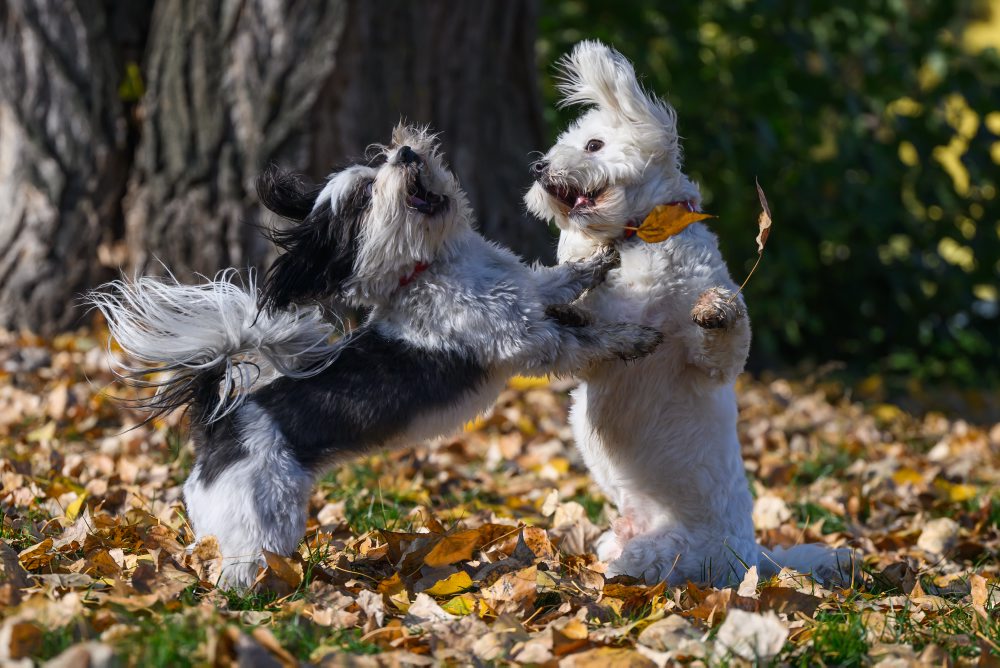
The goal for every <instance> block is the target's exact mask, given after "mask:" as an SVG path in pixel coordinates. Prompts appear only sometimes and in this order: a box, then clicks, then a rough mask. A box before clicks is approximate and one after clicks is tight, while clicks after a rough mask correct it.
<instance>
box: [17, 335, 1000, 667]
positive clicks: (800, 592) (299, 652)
mask: <svg viewBox="0 0 1000 668" xmlns="http://www.w3.org/2000/svg"><path fill="white" fill-rule="evenodd" d="M110 382H111V378H110V376H109V374H108V372H107V366H106V364H105V362H104V349H103V343H102V341H101V338H100V336H92V335H86V334H78V335H75V336H65V337H62V338H59V339H57V340H55V341H52V342H43V341H39V340H32V339H26V338H23V337H20V338H19V337H15V336H11V335H3V336H0V457H2V459H0V504H2V506H0V507H2V510H3V524H2V533H0V537H2V546H0V551H2V560H0V562H2V566H0V603H2V605H3V608H2V610H3V611H2V613H0V614H2V620H0V662H3V664H4V665H8V663H10V665H25V666H27V665H31V664H32V662H36V663H42V662H45V661H52V662H53V664H52V665H59V666H86V665H104V664H107V663H108V662H111V661H115V660H117V661H118V662H120V663H123V664H126V665H135V666H154V665H164V666H166V665H169V666H180V665H208V664H213V665H231V664H235V663H236V662H242V663H244V665H295V664H298V663H308V664H318V665H341V664H347V665H362V666H363V665H418V666H419V665H432V664H435V665H436V664H442V663H443V664H450V665H465V664H487V665H488V664H508V663H513V664H531V665H557V664H558V665H567V666H602V665H626V666H647V665H648V666H653V665H666V664H672V663H694V664H698V665H704V664H710V665H717V664H719V663H727V664H730V665H734V664H741V663H748V662H752V661H754V660H758V659H760V660H762V662H765V663H775V664H793V665H815V664H818V663H826V664H838V665H852V664H869V663H874V662H879V663H880V664H884V665H910V664H912V663H914V662H916V661H918V660H919V661H922V662H927V663H932V664H935V665H941V664H943V663H952V664H962V665H972V664H979V665H1000V605H998V601H1000V594H998V593H997V581H998V576H1000V573H998V570H1000V566H998V562H997V550H998V547H1000V540H998V537H1000V529H998V523H1000V495H998V493H997V491H996V483H997V478H998V475H1000V466H998V462H1000V458H998V451H1000V425H997V426H993V427H992V428H990V427H989V426H985V427H984V426H973V425H970V424H966V423H964V422H962V421H959V420H954V419H949V418H948V417H947V416H944V415H940V414H929V415H926V416H924V417H922V418H919V419H918V418H915V417H912V416H910V415H908V414H906V413H904V412H903V411H901V410H899V409H898V408H896V407H894V406H892V405H887V404H870V405H867V406H863V405H861V404H859V403H852V402H851V401H850V400H848V399H847V398H845V393H844V392H843V391H842V390H841V389H840V388H837V387H835V386H832V385H831V386H827V385H825V384H824V383H822V382H816V381H812V382H801V383H798V382H789V381H785V380H772V381H769V382H761V381H749V380H747V381H745V382H743V383H742V386H741V388H740V397H741V399H740V402H741V416H742V419H741V423H740V435H741V440H742V442H743V446H744V455H745V458H746V467H747V477H748V480H749V484H750V485H751V486H752V488H753V490H754V494H755V496H756V505H755V521H756V524H757V527H758V531H759V536H760V538H761V540H762V541H763V542H764V543H765V544H770V545H774V544H783V545H787V544H793V543H797V542H802V541H825V542H828V543H831V544H838V545H840V544H850V545H853V546H855V547H857V548H859V549H860V550H861V551H862V552H863V554H864V558H865V577H864V581H862V582H858V583H857V584H856V586H855V587H853V588H850V589H836V590H828V589H824V588H822V587H819V586H817V585H816V584H814V583H812V582H811V581H810V580H809V579H808V578H804V577H801V576H798V575H796V574H793V573H789V572H786V573H783V574H782V575H781V576H780V577H778V578H776V579H774V580H771V581H763V580H761V581H757V579H756V578H755V577H753V574H751V575H750V576H748V577H747V579H746V580H744V582H743V584H742V585H741V586H740V587H738V588H734V589H723V590H714V589H710V588H708V589H706V588H701V587H698V586H695V585H693V584H692V585H688V586H686V587H682V588H675V589H671V588H665V587H663V586H662V585H660V586H645V585H642V584H639V583H637V582H635V581H629V580H626V579H616V580H612V581H609V580H607V579H606V578H605V577H604V575H603V571H604V568H605V565H604V564H602V563H599V562H598V561H596V559H595V557H594V556H593V555H592V554H591V551H590V550H591V546H592V543H593V540H594V539H595V537H596V536H598V535H599V534H600V532H601V531H602V529H604V528H606V527H607V526H608V524H609V523H610V521H611V520H613V519H614V510H613V509H612V508H611V507H610V506H608V505H607V504H606V503H605V502H604V500H603V499H602V498H601V497H600V496H599V495H598V493H597V492H596V489H595V487H594V486H593V485H592V484H591V483H590V481H589V480H588V478H587V476H586V474H585V471H584V470H583V468H582V467H581V465H580V463H579V461H578V459H577V457H576V455H575V453H574V451H573V447H572V439H571V434H570V431H569V429H568V428H567V426H566V405H567V396H566V393H567V390H568V388H569V387H570V384H568V383H562V382H553V383H548V382H546V381H543V380H533V379H515V380H514V381H512V382H511V386H510V389H509V390H508V391H506V392H505V393H504V394H503V396H501V397H500V400H499V402H498V403H497V405H496V407H495V409H494V410H493V412H492V414H491V415H489V416H488V417H486V418H484V419H482V420H480V421H479V422H477V423H475V424H472V425H469V426H468V427H467V429H466V430H465V432H464V433H462V434H460V435H458V436H456V437H454V438H448V439H442V440H440V441H438V442H435V443H429V444H423V445H418V446H415V447H414V448H412V449H408V450H403V451H399V452H393V453H387V454H380V455H377V456H373V457H370V458H367V459H363V460H358V461H352V462H349V463H346V464H344V465H343V466H341V467H339V468H338V469H336V470H334V471H332V472H330V473H329V475H327V476H326V477H325V478H324V479H323V480H322V482H321V483H320V484H319V485H318V487H317V488H316V490H315V493H314V494H313V496H312V499H311V502H310V503H311V512H310V523H309V527H308V534H307V537H306V540H305V541H304V542H303V543H302V545H301V548H300V550H299V554H297V555H295V556H293V557H292V558H284V557H279V556H277V555H272V556H270V557H269V559H268V563H269V566H268V568H267V569H262V572H261V575H260V586H259V588H258V591H256V592H254V593H250V594H240V593H237V592H232V591H221V590H219V589H217V588H215V587H214V586H213V582H214V577H215V575H216V574H217V572H218V555H217V553H216V551H215V550H214V546H213V545H212V544H211V543H206V544H202V545H201V546H200V547H199V548H198V549H196V550H194V551H190V552H189V551H187V550H186V549H185V546H187V545H188V544H189V543H191V541H192V533H191V529H190V527H189V526H188V524H187V522H186V520H185V516H184V510H183V507H182V504H181V484H182V482H183V479H184V476H185V474H186V472H187V471H188V470H189V468H190V465H191V459H192V451H191V447H190V444H189V443H188V442H187V440H186V438H185V435H184V430H183V423H182V420H181V417H180V416H179V415H176V416H171V419H169V420H167V421H162V422H155V423H153V424H148V425H140V421H141V417H140V416H138V415H135V414H133V413H131V412H130V411H128V410H126V409H124V408H123V407H122V406H121V404H119V403H117V402H115V401H113V400H112V399H111V398H110V397H109V396H107V392H112V393H121V392H123V390H121V389H120V388H118V387H110V386H109V383H110ZM671 474H677V475H680V476H682V475H683V472H682V471H680V472H665V476H669V475H671ZM665 482H668V481H666V480H665Z"/></svg>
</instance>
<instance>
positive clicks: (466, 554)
mask: <svg viewBox="0 0 1000 668" xmlns="http://www.w3.org/2000/svg"><path fill="white" fill-rule="evenodd" d="M515 531H517V529H516V528H515V527H509V526H506V525H504V524H484V525H483V526H481V527H479V528H477V529H468V530H466V531H459V532H458V533H453V534H451V535H450V536H445V537H444V538H443V539H442V540H441V542H439V543H438V544H437V545H435V546H434V549H432V550H431V551H430V552H429V553H428V554H427V556H426V557H425V558H424V563H425V564H427V565H428V566H431V567H432V568H434V567H437V566H447V565H448V564H453V563H455V562H456V561H468V560H469V559H471V558H472V555H473V554H475V553H476V550H479V549H481V548H483V547H484V546H486V545H489V544H490V543H492V542H494V541H496V540H497V539H498V538H500V537H502V536H505V535H507V534H510V533H513V532H515Z"/></svg>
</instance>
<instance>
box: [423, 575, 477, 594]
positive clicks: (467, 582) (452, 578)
mask: <svg viewBox="0 0 1000 668" xmlns="http://www.w3.org/2000/svg"><path fill="white" fill-rule="evenodd" d="M471 586H472V578H471V577H469V574H468V573H466V572H465V571H459V572H457V573H453V574H452V575H449V576H448V577H446V578H445V579H443V580H438V581H437V582H436V583H434V585H433V586H431V587H428V588H427V589H425V590H424V593H425V594H429V595H431V596H450V595H452V594H457V593H458V592H460V591H465V590H466V589H468V588H470V587H471Z"/></svg>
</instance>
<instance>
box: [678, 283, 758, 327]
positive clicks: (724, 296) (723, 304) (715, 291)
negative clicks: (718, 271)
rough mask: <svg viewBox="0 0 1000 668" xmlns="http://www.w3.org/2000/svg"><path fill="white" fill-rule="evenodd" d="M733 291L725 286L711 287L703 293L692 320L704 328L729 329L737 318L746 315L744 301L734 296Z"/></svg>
mask: <svg viewBox="0 0 1000 668" xmlns="http://www.w3.org/2000/svg"><path fill="white" fill-rule="evenodd" d="M732 295H733V293H732V292H730V291H729V290H726V289H725V288H709V289H708V290H705V292H703V293H701V296H700V297H698V301H696V302H695V304H694V308H692V309H691V320H693V321H694V323H695V324H696V325H698V326H699V327H701V328H702V329H727V328H729V327H731V326H732V325H733V323H735V322H736V321H737V320H739V319H741V318H745V317H746V309H745V307H744V306H743V302H741V301H740V300H738V299H733V298H732Z"/></svg>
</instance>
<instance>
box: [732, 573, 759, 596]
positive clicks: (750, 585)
mask: <svg viewBox="0 0 1000 668" xmlns="http://www.w3.org/2000/svg"><path fill="white" fill-rule="evenodd" d="M758 580H759V578H758V576H757V567H756V566H751V567H750V568H749V569H748V570H747V572H746V574H745V575H744V576H743V581H742V582H741V583H740V587H739V589H738V590H737V591H736V594H737V595H738V596H743V597H745V598H757V582H758Z"/></svg>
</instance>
